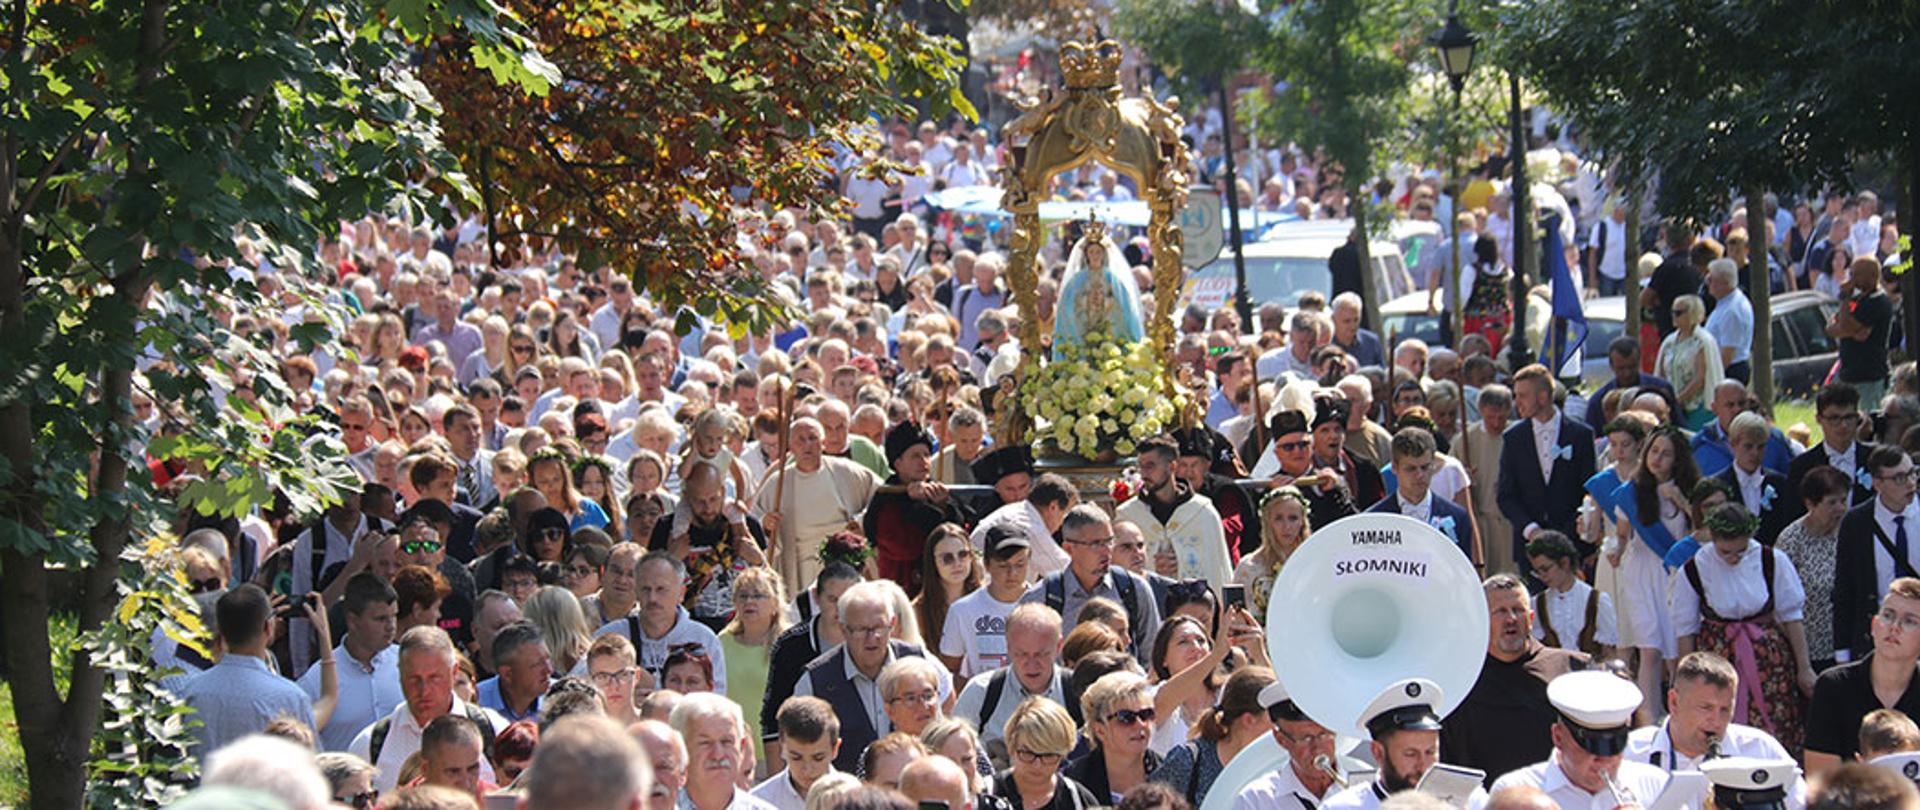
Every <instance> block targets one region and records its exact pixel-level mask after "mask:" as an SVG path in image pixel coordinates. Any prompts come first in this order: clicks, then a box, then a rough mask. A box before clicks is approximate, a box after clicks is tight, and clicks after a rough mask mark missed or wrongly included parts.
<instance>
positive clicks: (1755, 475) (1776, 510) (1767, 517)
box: [1713, 411, 1806, 546]
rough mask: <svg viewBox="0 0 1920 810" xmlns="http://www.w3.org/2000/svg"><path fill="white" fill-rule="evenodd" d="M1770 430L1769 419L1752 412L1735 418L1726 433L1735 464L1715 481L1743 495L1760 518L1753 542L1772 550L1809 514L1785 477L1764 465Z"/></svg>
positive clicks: (1719, 474) (1722, 471)
mask: <svg viewBox="0 0 1920 810" xmlns="http://www.w3.org/2000/svg"><path fill="white" fill-rule="evenodd" d="M1768 429H1769V425H1767V418H1766V417H1764V416H1761V415H1760V414H1757V413H1754V412H1752V411H1747V412H1745V413H1742V414H1740V415H1739V416H1736V417H1734V418H1733V424H1732V425H1730V426H1729V427H1728V429H1727V438H1728V445H1729V446H1731V447H1732V448H1733V463H1732V464H1729V465H1727V468H1726V469H1724V470H1721V471H1720V472H1718V473H1715V474H1714V475H1713V477H1714V478H1718V479H1720V480H1722V481H1725V482H1727V483H1729V484H1732V485H1733V491H1735V492H1738V493H1740V502H1741V503H1742V504H1743V505H1745V506H1746V507H1747V511H1748V512H1751V513H1753V515H1754V516H1755V517H1758V518H1760V530H1759V531H1757V532H1755V533H1754V535H1753V537H1754V539H1756V540H1759V541H1760V542H1761V543H1764V544H1766V545H1768V546H1772V545H1773V541H1774V540H1776V539H1779V537H1780V532H1781V531H1782V530H1784V529H1786V528H1787V524H1789V523H1792V522H1794V521H1795V520H1797V519H1799V517H1800V516H1801V515H1802V514H1805V513H1806V507H1805V506H1804V505H1802V504H1801V503H1800V501H1799V499H1797V498H1794V497H1793V492H1792V489H1793V488H1792V487H1789V486H1787V477H1786V476H1784V475H1781V474H1779V473H1777V472H1774V471H1773V470H1769V469H1767V468H1766V467H1765V466H1764V465H1762V464H1761V462H1762V461H1763V460H1764V459H1765V457H1766V454H1767V433H1768Z"/></svg>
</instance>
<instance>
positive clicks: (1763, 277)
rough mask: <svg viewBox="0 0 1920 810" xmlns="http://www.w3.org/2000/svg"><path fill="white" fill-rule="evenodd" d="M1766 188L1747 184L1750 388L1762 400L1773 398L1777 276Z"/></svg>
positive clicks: (1748, 387)
mask: <svg viewBox="0 0 1920 810" xmlns="http://www.w3.org/2000/svg"><path fill="white" fill-rule="evenodd" d="M1765 194H1766V192H1765V190H1764V189H1761V188H1760V187H1759V186H1758V185H1753V186H1748V187H1747V276H1748V278H1749V280H1750V281H1749V284H1748V286H1749V287H1751V288H1752V289H1753V295H1752V302H1753V356H1752V359H1751V360H1750V361H1749V362H1748V363H1747V366H1748V367H1749V368H1751V369H1753V377H1752V379H1751V380H1750V381H1749V382H1748V384H1747V390H1748V391H1749V392H1751V393H1752V394H1753V396H1754V397H1755V398H1757V399H1759V400H1760V401H1761V402H1768V403H1770V402H1773V280H1772V279H1771V278H1769V277H1768V275H1767V245H1768V243H1767V229H1766V212H1765V211H1764V210H1762V209H1761V202H1760V201H1761V200H1762V199H1764V198H1765Z"/></svg>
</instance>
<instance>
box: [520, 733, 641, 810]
mask: <svg viewBox="0 0 1920 810" xmlns="http://www.w3.org/2000/svg"><path fill="white" fill-rule="evenodd" d="M522 782H523V783H524V784H525V786H526V793H525V794H524V795H522V796H521V797H520V804H519V810H549V808H551V809H552V810H640V808H641V807H643V806H645V805H644V802H645V801H646V797H647V793H648V791H649V790H650V789H651V787H652V784H653V768H652V767H650V766H649V765H648V764H647V757H646V755H645V754H644V753H643V752H642V751H641V750H640V745H639V744H638V743H635V742H634V741H633V738H632V737H629V736H627V735H626V734H625V733H624V730H623V729H621V728H620V725H619V724H618V723H615V722H613V721H612V720H608V719H607V718H605V717H600V716H593V715H575V716H573V717H568V718H564V719H562V720H561V721H560V722H558V723H555V724H554V725H553V728H551V729H548V730H547V732H546V733H545V734H543V735H541V737H540V745H539V746H537V747H535V748H534V751H533V762H532V763H531V764H529V765H528V766H527V772H526V774H525V775H524V777H523V778H522Z"/></svg>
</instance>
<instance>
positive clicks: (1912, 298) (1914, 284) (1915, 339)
mask: <svg viewBox="0 0 1920 810" xmlns="http://www.w3.org/2000/svg"><path fill="white" fill-rule="evenodd" d="M1902 162H1904V163H1905V164H1906V166H1907V200H1906V202H1907V206H1906V207H1905V208H1902V209H1900V215H1901V216H1902V217H1906V219H1905V220H1904V221H1903V223H1902V227H1901V229H1902V230H1910V229H1911V227H1912V226H1910V225H1907V224H1905V223H1909V222H1912V221H1913V220H1912V218H1911V217H1912V216H1913V214H1914V213H1915V212H1920V117H1917V118H1916V119H1915V120H1914V121H1913V122H1912V123H1910V124H1908V128H1907V158H1906V160H1905V161H1902ZM1914 247H1915V248H1920V242H1916V243H1914ZM1912 252H1913V251H1912V250H1909V251H1908V253H1912ZM1902 258H1904V259H1908V260H1909V261H1910V260H1911V259H1910V257H1906V256H1903V257H1902ZM1903 275H1904V278H1902V279H1901V281H1900V287H1901V289H1902V291H1903V292H1901V294H1900V304H1901V306H1900V309H1901V313H1900V314H1901V317H1902V319H1903V320H1902V322H1903V323H1905V324H1906V328H1905V329H1903V330H1901V336H1902V337H1903V338H1905V339H1906V343H1907V356H1908V357H1912V356H1913V355H1914V348H1913V347H1915V346H1920V279H1916V278H1915V276H1916V275H1920V274H1916V273H1915V272H1914V271H1913V268H1912V266H1911V265H1909V267H1908V269H1907V272H1906V273H1905V274H1903ZM1889 348H1890V349H1891V348H1898V347H1889Z"/></svg>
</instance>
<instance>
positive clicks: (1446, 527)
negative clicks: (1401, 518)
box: [1367, 427, 1485, 565]
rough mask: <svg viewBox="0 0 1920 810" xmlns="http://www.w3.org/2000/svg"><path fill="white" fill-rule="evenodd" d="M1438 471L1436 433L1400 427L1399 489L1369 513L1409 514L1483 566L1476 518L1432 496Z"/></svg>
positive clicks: (1396, 443) (1396, 449) (1396, 451)
mask: <svg viewBox="0 0 1920 810" xmlns="http://www.w3.org/2000/svg"><path fill="white" fill-rule="evenodd" d="M1439 471H1440V459H1439V457H1438V454H1437V453H1436V451H1435V449H1434V441H1433V434H1432V433H1429V432H1427V429H1426V428H1420V427H1404V428H1401V429H1400V430H1399V431H1397V432H1395V433H1394V434H1393V475H1394V478H1395V480H1396V481H1397V482H1398V484H1397V488H1396V489H1395V490H1394V491H1393V492H1391V493H1389V494H1388V495H1387V497H1385V498H1381V499H1380V502H1379V503H1376V504H1374V505H1373V506H1371V507H1369V508H1368V509H1367V511H1369V512H1381V513H1385V514H1391V515H1406V516H1407V517H1410V518H1413V519H1414V520H1418V521H1420V522H1422V523H1425V524H1427V525H1429V526H1432V527H1434V528H1436V529H1439V530H1440V533H1441V534H1444V535H1446V536H1447V539H1449V540H1452V541H1453V544H1454V545H1456V546H1459V547H1460V553H1462V554H1465V555H1467V559H1468V560H1471V561H1473V562H1474V563H1475V564H1476V565H1478V564H1484V562H1485V561H1484V560H1482V559H1481V556H1480V553H1479V546H1480V542H1479V540H1480V536H1479V533H1478V532H1477V531H1475V530H1474V526H1473V516H1472V515H1470V514H1468V513H1467V510H1465V509H1462V508H1460V505H1459V504H1456V503H1454V502H1453V501H1450V500H1447V499H1446V498H1442V497H1440V496H1438V495H1435V494H1433V490H1432V484H1433V474H1434V473H1436V472H1439Z"/></svg>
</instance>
